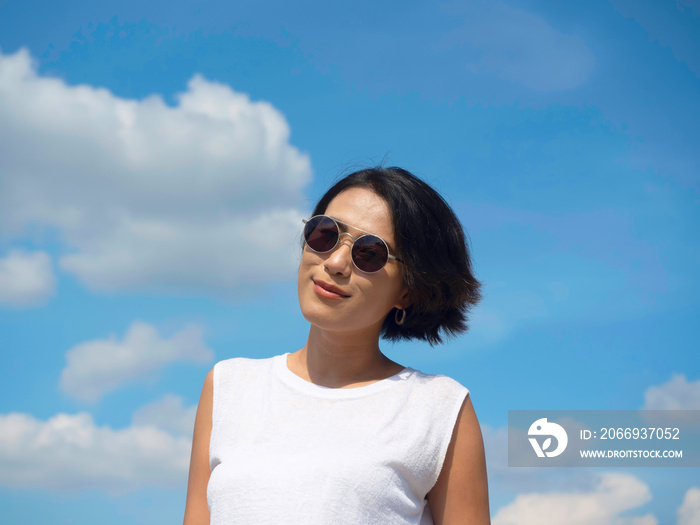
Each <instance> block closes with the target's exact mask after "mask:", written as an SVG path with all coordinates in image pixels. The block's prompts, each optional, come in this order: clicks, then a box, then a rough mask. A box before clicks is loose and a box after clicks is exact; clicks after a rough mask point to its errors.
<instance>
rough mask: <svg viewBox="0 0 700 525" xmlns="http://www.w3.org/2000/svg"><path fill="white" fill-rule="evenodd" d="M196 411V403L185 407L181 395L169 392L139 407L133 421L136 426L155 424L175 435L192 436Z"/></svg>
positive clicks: (154, 425)
mask: <svg viewBox="0 0 700 525" xmlns="http://www.w3.org/2000/svg"><path fill="white" fill-rule="evenodd" d="M196 413H197V406H196V405H194V406H190V407H185V406H183V405H182V398H181V397H179V396H176V395H174V394H167V395H165V396H163V397H162V398H161V399H158V400H157V401H154V402H153V403H150V404H148V405H145V406H143V407H141V408H139V409H138V410H137V411H136V412H134V415H133V416H132V418H131V421H132V424H133V425H135V426H139V427H146V426H153V427H157V428H160V429H162V430H165V431H167V432H169V433H170V434H173V435H175V436H192V432H193V431H194V418H195V415H196Z"/></svg>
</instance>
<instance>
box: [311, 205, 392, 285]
mask: <svg viewBox="0 0 700 525" xmlns="http://www.w3.org/2000/svg"><path fill="white" fill-rule="evenodd" d="M317 218H326V219H330V220H332V221H333V222H334V223H335V226H336V228H337V229H338V238H337V239H336V241H335V244H334V245H333V247H332V248H330V249H328V250H326V251H323V252H321V251H318V250H314V249H313V248H312V247H311V246H309V243H308V242H307V241H306V226H304V243H305V244H306V246H309V250H311V251H312V252H314V253H330V252H332V251H333V250H335V249H336V248H337V247H338V244H339V243H340V237H341V235H347V236H348V237H350V238H351V239H352V245H351V246H350V259H351V260H352V264H353V266H354V267H355V268H357V269H358V270H359V271H361V272H363V273H369V274H372V273H377V272H379V271H381V270H382V268H384V267H385V266H386V264H387V263H388V262H389V259H394V260H395V261H396V262H400V263H403V262H404V261H403V260H401V259H399V258H398V257H396V256H394V255H392V254H391V251H390V250H389V245H388V244H387V242H386V241H385V240H384V239H382V238H381V237H379V235H375V234H374V233H370V232H368V231H365V230H362V229H360V228H357V227H355V226H352V225H351V224H348V223H346V222H343V221H339V220H338V219H335V218H333V217H331V216H329V215H323V214H321V215H314V216H313V217H311V218H310V219H302V220H301V222H303V223H304V225H306V224H308V223H309V222H311V221H312V220H314V219H317ZM341 224H342V225H343V226H345V227H348V228H352V229H353V230H357V231H359V232H362V233H363V234H364V235H360V236H359V237H358V238H357V239H356V238H355V237H353V236H352V234H350V233H349V232H344V231H341V230H340V225H341ZM363 237H374V238H375V239H379V240H380V241H382V244H384V247H385V248H386V255H387V259H386V261H385V262H384V264H383V265H382V266H381V268H377V269H376V270H374V271H373V272H368V271H367V270H363V269H362V268H360V267H359V266H357V263H355V258H354V257H353V255H352V249H353V248H354V246H355V243H356V242H357V241H359V240H360V239H362V238H363Z"/></svg>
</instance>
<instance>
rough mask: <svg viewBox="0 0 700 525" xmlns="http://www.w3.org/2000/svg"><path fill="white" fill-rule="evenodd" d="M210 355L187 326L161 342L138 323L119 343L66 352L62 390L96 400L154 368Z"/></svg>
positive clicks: (103, 341) (81, 346)
mask: <svg viewBox="0 0 700 525" xmlns="http://www.w3.org/2000/svg"><path fill="white" fill-rule="evenodd" d="M213 355H214V354H213V352H212V351H211V350H210V349H209V348H207V347H206V346H205V344H204V343H203V342H202V333H201V330H200V329H199V328H196V327H188V328H185V329H184V330H182V331H180V332H178V333H176V334H174V335H173V336H172V337H171V338H170V339H163V338H161V337H160V336H159V335H158V332H157V330H156V329H155V328H154V327H152V326H150V325H148V324H146V323H143V322H140V321H136V322H134V323H132V324H131V326H130V327H129V329H128V330H127V333H126V335H125V336H124V339H123V340H122V341H118V340H117V339H116V337H115V336H111V337H110V338H109V339H97V340H93V341H86V342H84V343H80V344H78V345H77V346H75V347H73V348H71V349H70V350H68V352H67V353H66V361H67V363H66V366H65V368H64V369H63V371H62V372H61V388H62V389H63V391H64V392H66V393H67V394H68V395H70V396H72V397H75V398H77V399H81V400H84V401H96V400H98V399H100V398H101V397H102V396H103V395H104V394H105V393H107V392H109V391H112V390H114V389H116V388H118V387H119V386H121V385H123V384H124V383H127V382H131V381H134V380H138V379H144V378H147V377H149V376H150V375H151V374H153V372H154V371H156V370H157V369H159V368H161V367H163V366H165V365H167V364H170V363H173V362H177V361H186V362H195V363H206V362H209V361H211V360H212V359H213Z"/></svg>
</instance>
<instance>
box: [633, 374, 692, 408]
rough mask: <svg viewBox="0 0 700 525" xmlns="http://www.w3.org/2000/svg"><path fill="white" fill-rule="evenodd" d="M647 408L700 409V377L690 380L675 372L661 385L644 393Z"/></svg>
mask: <svg viewBox="0 0 700 525" xmlns="http://www.w3.org/2000/svg"><path fill="white" fill-rule="evenodd" d="M644 409H645V410H700V379H699V380H697V381H692V382H689V381H688V380H687V379H686V377H685V375H683V374H673V375H672V376H671V379H669V380H668V381H667V382H666V383H663V384H661V385H657V386H652V387H649V388H648V389H647V391H646V392H645V393H644Z"/></svg>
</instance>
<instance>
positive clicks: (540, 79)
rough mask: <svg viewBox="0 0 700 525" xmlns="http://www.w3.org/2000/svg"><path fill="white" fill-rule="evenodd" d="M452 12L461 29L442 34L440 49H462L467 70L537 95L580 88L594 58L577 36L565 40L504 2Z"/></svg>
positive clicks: (536, 17)
mask: <svg viewBox="0 0 700 525" xmlns="http://www.w3.org/2000/svg"><path fill="white" fill-rule="evenodd" d="M460 5H461V7H459V8H453V9H454V10H455V11H458V12H459V13H460V14H463V15H465V18H464V20H465V22H464V25H463V26H462V27H461V28H460V29H458V30H456V31H452V32H450V33H447V34H446V35H445V36H444V38H443V41H442V45H443V46H449V47H451V46H455V45H461V44H467V45H468V46H469V47H470V48H471V49H472V50H476V51H477V53H473V52H471V51H469V50H467V52H466V53H465V57H466V60H467V64H466V65H467V68H468V69H469V70H470V71H472V72H474V73H487V74H495V75H496V76H498V77H500V78H502V79H504V80H510V81H513V82H517V83H519V84H522V85H524V86H526V87H529V88H531V89H534V90H537V91H557V90H563V89H571V88H574V87H577V86H579V85H581V84H582V83H584V82H585V81H586V80H587V79H588V77H589V76H590V74H591V72H592V71H593V66H594V65H595V57H594V55H593V53H592V52H591V51H590V50H589V49H588V47H587V46H586V44H585V43H584V42H583V40H582V39H581V38H580V37H578V36H577V35H569V34H564V33H561V32H560V31H558V30H557V29H555V28H554V27H552V26H551V25H549V23H547V21H546V20H544V19H543V18H542V17H540V16H539V15H537V14H535V13H529V12H527V11H525V10H523V9H519V8H517V7H511V6H509V5H508V4H505V3H503V2H483V1H474V2H467V3H464V4H460Z"/></svg>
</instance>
